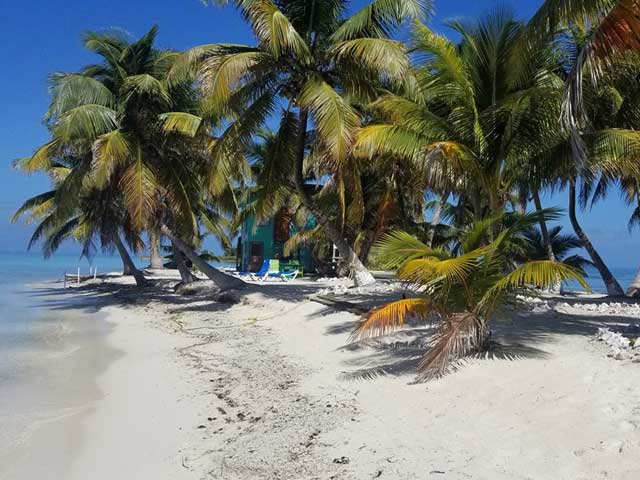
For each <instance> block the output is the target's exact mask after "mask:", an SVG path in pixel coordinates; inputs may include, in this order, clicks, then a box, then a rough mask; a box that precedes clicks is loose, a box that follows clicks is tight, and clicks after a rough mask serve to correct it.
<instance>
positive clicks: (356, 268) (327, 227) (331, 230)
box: [294, 109, 376, 286]
mask: <svg viewBox="0 0 640 480" xmlns="http://www.w3.org/2000/svg"><path fill="white" fill-rule="evenodd" d="M308 118H309V112H307V110H306V109H300V127H299V128H300V132H299V138H298V145H297V152H296V158H295V167H294V170H295V171H294V181H295V186H296V190H297V191H298V195H300V199H301V200H302V203H303V204H304V206H305V207H306V208H307V209H308V210H309V211H310V212H311V213H312V214H313V215H314V217H315V218H316V220H317V221H318V223H319V224H320V225H321V226H322V228H323V230H324V233H325V234H326V235H327V237H329V240H331V242H333V244H334V245H335V246H336V248H337V249H338V251H339V252H340V256H341V257H342V259H343V262H345V264H346V265H347V266H348V268H349V270H350V271H351V274H352V275H353V281H354V283H355V284H356V286H364V285H373V284H374V283H376V280H375V278H373V275H371V273H370V272H369V270H368V269H367V267H365V266H364V264H363V263H362V262H361V261H360V258H358V255H356V253H355V252H354V251H353V248H351V246H350V245H349V243H348V242H347V241H346V240H345V239H344V237H343V236H342V232H341V231H340V228H338V227H337V226H336V225H335V224H334V223H333V222H332V221H331V220H330V219H329V217H328V216H327V215H325V213H324V212H323V211H322V209H321V208H320V207H318V205H317V204H316V203H315V201H314V200H313V198H312V197H311V195H309V193H308V192H307V191H306V190H305V182H304V173H303V165H304V150H305V144H306V140H307V121H308Z"/></svg>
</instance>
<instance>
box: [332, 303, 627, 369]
mask: <svg viewBox="0 0 640 480" xmlns="http://www.w3.org/2000/svg"><path fill="white" fill-rule="evenodd" d="M563 301H564V300H563ZM605 301H607V300H605V299H603V300H600V302H601V303H602V302H605ZM609 301H610V300H609ZM637 322H638V318H637V317H630V316H622V315H603V314H594V315H571V314H566V313H560V312H556V311H553V310H552V311H548V312H542V313H538V312H531V311H515V312H511V313H509V314H508V315H503V316H502V318H501V319H499V320H497V321H495V322H493V323H492V327H491V328H492V342H491V347H490V349H489V350H488V351H486V352H479V353H476V354H473V355H470V356H469V357H467V358H466V359H464V360H463V361H462V362H461V365H460V366H462V365H463V364H464V362H465V361H467V360H479V361H487V360H490V361H511V362H517V361H519V360H523V359H547V358H549V357H550V356H551V355H552V354H551V352H550V351H549V350H550V349H549V346H550V345H552V344H553V343H554V342H556V341H557V340H558V336H561V335H568V336H582V337H585V338H587V337H591V336H593V335H594V334H595V333H596V332H597V330H598V328H599V327H608V328H611V329H615V328H616V327H619V326H624V325H628V324H630V323H637ZM355 326H356V322H341V323H338V324H333V325H330V326H329V327H327V329H326V334H327V335H335V334H344V333H349V332H350V331H352V330H353V328H354V327H355ZM433 333H434V329H433V328H429V327H426V328H424V327H423V328H416V327H415V326H414V327H413V328H408V329H406V330H401V331H399V332H394V333H390V334H388V335H384V336H382V337H378V338H375V339H365V340H360V341H357V342H353V343H349V344H347V345H345V346H344V347H342V348H341V350H345V351H351V352H354V353H356V355H354V356H352V357H351V358H349V359H348V360H345V361H344V362H343V363H344V365H345V367H347V368H346V371H343V372H341V378H343V379H346V380H371V379H374V378H377V377H380V376H402V375H413V374H415V372H416V370H417V368H418V366H419V364H420V361H421V359H422V357H423V355H424V354H425V352H426V351H427V350H428V348H429V345H430V339H431V337H432V335H433Z"/></svg>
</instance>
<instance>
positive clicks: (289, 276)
mask: <svg viewBox="0 0 640 480" xmlns="http://www.w3.org/2000/svg"><path fill="white" fill-rule="evenodd" d="M299 274H300V270H289V271H287V272H270V273H268V274H267V276H266V278H265V280H266V279H267V278H279V279H280V280H282V281H283V282H292V281H294V280H295V279H296V277H297V276H298V275H299Z"/></svg>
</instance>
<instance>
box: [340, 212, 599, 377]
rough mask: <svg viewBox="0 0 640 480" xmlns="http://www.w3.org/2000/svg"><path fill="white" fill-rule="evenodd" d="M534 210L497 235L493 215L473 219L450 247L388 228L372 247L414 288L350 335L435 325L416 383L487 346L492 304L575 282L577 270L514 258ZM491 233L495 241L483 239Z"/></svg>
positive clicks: (368, 317)
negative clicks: (413, 293) (411, 324)
mask: <svg viewBox="0 0 640 480" xmlns="http://www.w3.org/2000/svg"><path fill="white" fill-rule="evenodd" d="M535 221H536V217H535V215H523V216H521V217H520V218H519V219H518V220H517V221H515V222H514V223H513V224H512V225H511V226H510V227H509V228H507V229H505V230H503V231H502V232H501V233H499V234H494V233H492V232H493V230H494V227H495V221H494V220H488V221H482V222H478V223H476V224H475V225H474V226H473V228H471V229H470V230H469V231H468V232H467V233H466V234H465V235H464V237H463V238H462V239H461V241H460V247H461V248H459V249H458V248H456V249H454V252H457V251H459V253H457V254H456V253H451V252H448V251H446V250H443V249H433V248H429V247H428V246H427V245H425V244H424V243H422V242H421V241H419V240H417V239H416V238H415V237H413V236H412V235H410V234H408V233H405V232H400V231H398V232H393V233H390V234H388V235H386V236H385V237H383V239H382V240H381V241H380V242H379V244H378V245H377V250H378V252H377V253H378V254H379V255H380V256H381V257H382V258H384V259H385V260H386V267H387V268H393V269H397V276H398V278H399V279H400V280H403V281H405V282H407V283H408V284H410V285H411V286H412V287H413V288H414V289H415V291H417V292H418V293H419V295H418V296H416V297H415V298H406V299H402V300H399V301H395V302H391V303H388V304H386V305H383V306H381V307H378V308H375V309H373V310H371V311H370V312H369V313H368V314H366V315H365V316H364V318H363V319H362V321H361V323H360V324H359V325H358V327H357V328H356V330H355V331H354V333H353V339H354V340H357V339H362V338H366V337H374V336H380V335H384V334H387V333H390V332H392V331H395V330H398V329H401V328H403V327H404V326H405V325H406V323H407V321H408V319H410V318H411V319H412V320H414V321H416V322H425V323H429V324H435V325H436V327H437V329H436V332H435V333H434V335H433V336H432V337H431V339H430V341H429V344H428V346H427V350H426V352H425V354H424V357H423V358H422V360H421V362H420V364H419V367H418V381H426V380H430V379H432V378H436V377H439V376H442V375H444V374H445V373H447V371H448V370H449V369H450V367H451V366H452V365H455V364H456V363H457V362H459V361H460V360H461V359H463V358H464V357H465V356H467V355H469V354H471V353H473V352H478V351H483V350H487V349H488V348H489V338H490V335H489V333H490V330H489V325H490V322H491V320H492V318H493V316H494V314H495V312H496V310H497V309H498V308H499V307H500V306H501V305H504V304H505V302H507V301H509V300H514V296H515V294H517V293H523V292H525V293H526V292H529V293H533V291H534V290H535V289H541V288H544V287H548V286H551V285H553V284H555V283H557V282H558V281H566V280H570V279H573V280H576V281H578V282H579V283H580V284H581V285H582V286H583V287H584V288H585V289H586V290H589V286H588V285H587V284H586V282H585V280H584V278H583V277H582V275H581V274H580V272H579V271H578V270H577V269H576V268H574V267H572V266H570V265H566V264H563V263H559V262H552V261H548V260H536V261H528V262H525V263H521V264H518V265H515V266H514V264H513V249H514V248H513V247H514V245H517V244H518V243H521V242H522V240H523V236H524V235H525V234H526V232H527V231H528V229H530V228H531V226H532V224H533V223H535ZM491 236H493V237H494V238H493V240H491V241H489V240H487V239H488V238H491Z"/></svg>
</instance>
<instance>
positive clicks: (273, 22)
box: [239, 0, 311, 62]
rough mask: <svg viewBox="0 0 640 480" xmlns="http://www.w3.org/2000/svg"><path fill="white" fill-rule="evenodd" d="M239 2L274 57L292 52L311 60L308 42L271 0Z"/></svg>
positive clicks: (258, 35) (304, 59)
mask: <svg viewBox="0 0 640 480" xmlns="http://www.w3.org/2000/svg"><path fill="white" fill-rule="evenodd" d="M239 4H240V8H241V9H242V10H243V13H244V15H245V16H246V17H247V19H248V20H249V22H250V23H251V26H252V28H253V31H254V32H255V34H256V36H257V37H258V38H259V39H260V43H261V44H263V45H264V46H265V47H266V48H267V50H269V52H270V53H271V54H272V55H273V57H274V58H276V59H278V58H280V57H281V56H282V55H285V54H288V53H291V54H294V55H295V56H296V57H297V58H298V59H299V60H300V61H302V62H307V61H309V60H310V58H311V52H310V51H309V47H308V46H307V44H306V42H305V41H304V39H303V38H302V37H301V36H300V34H299V33H298V32H297V31H296V29H295V28H294V27H293V25H291V22H290V21H289V19H288V18H287V16H286V15H285V14H284V13H282V11H281V10H280V9H279V8H278V7H277V6H276V5H275V4H274V3H273V2H272V1H271V0H251V1H243V2H239Z"/></svg>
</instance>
